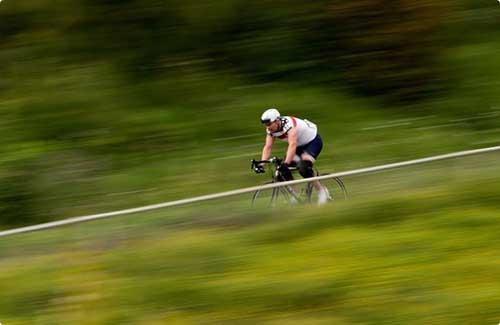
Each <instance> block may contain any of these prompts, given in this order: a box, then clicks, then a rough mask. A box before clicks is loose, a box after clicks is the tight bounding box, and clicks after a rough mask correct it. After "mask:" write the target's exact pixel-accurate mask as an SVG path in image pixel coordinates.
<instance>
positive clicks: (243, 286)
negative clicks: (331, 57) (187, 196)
mask: <svg viewBox="0 0 500 325" xmlns="http://www.w3.org/2000/svg"><path fill="white" fill-rule="evenodd" d="M457 175H460V177H457ZM496 175H498V155H496V154H492V155H485V156H482V157H481V158H479V157H469V158H463V159H460V160H453V161H446V162H439V163H433V164H429V165H422V166H418V167H411V168H408V169H405V170H394V171H390V172H384V173H377V174H373V175H370V176H368V177H366V178H361V177H352V178H349V179H347V180H346V182H347V183H348V185H349V186H350V189H352V198H351V200H349V201H345V202H336V204H330V205H327V206H324V207H314V206H313V207H310V208H308V209H306V208H300V209H297V208H288V207H281V208H280V209H275V210H257V211H255V210H252V209H249V208H248V205H247V203H248V197H247V196H244V197H241V198H239V199H238V198H235V199H234V200H230V201H225V202H224V204H222V202H221V201H217V202H216V201H214V202H206V203H202V204H198V205H194V206H187V207H182V208H175V209H168V210H164V211H156V212H151V213H147V214H139V215H133V216H124V217H119V218H115V219H109V220H102V221H97V222H94V223H87V224H80V225H74V226H72V227H65V228H60V229H54V230H50V231H45V232H38V233H31V234H24V235H20V236H16V237H10V238H9V237H7V238H3V239H1V240H0V249H1V252H2V259H1V261H0V270H1V272H0V283H1V284H2V290H1V291H0V315H1V316H0V317H1V318H2V319H1V321H2V322H3V323H5V324H22V323H35V324H68V323H75V324H80V323H83V324H115V323H125V324H234V323H236V322H238V323H243V324H256V323H259V324H261V323H262V324H353V323H368V324H388V323H395V324H402V323H404V324H412V323H415V324H421V323H432V324H452V323H466V324H487V323H494V322H498V306H499V304H500V298H499V297H500V285H499V283H500V281H499V280H500V272H499V270H500V267H499V266H500V265H499V264H500V263H499V261H498V258H497V255H498V254H497V253H498V250H499V249H500V242H499V241H498V239H497V237H498V236H497V234H498V232H499V231H500V227H499V224H500V223H499V222H498V221H499V217H500V210H499V208H498V204H497V196H498V193H499V192H500V187H499V185H498V184H499V182H498V180H499V178H498V177H497V176H496ZM397 180H399V181H397ZM367 187H368V188H369V190H367Z"/></svg>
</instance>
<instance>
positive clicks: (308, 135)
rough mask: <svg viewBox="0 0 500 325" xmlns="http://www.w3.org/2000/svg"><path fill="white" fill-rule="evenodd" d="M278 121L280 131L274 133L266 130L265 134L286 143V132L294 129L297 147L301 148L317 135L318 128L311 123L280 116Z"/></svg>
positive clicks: (292, 117)
mask: <svg viewBox="0 0 500 325" xmlns="http://www.w3.org/2000/svg"><path fill="white" fill-rule="evenodd" d="M279 119H280V120H281V129H280V130H278V131H276V132H270V131H269V129H268V130H267V134H269V135H270V136H272V137H274V138H279V139H281V140H283V141H286V142H288V131H289V130H290V129H291V128H293V127H294V128H296V130H297V146H303V145H306V144H308V143H309V142H311V141H312V140H314V138H315V137H316V135H317V134H318V127H317V126H316V124H314V123H312V122H311V121H308V120H302V119H300V118H297V117H294V116H281V117H279Z"/></svg>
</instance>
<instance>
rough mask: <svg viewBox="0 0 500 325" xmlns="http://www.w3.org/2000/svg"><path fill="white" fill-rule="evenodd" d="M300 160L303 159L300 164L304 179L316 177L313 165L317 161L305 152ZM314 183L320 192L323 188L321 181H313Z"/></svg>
mask: <svg viewBox="0 0 500 325" xmlns="http://www.w3.org/2000/svg"><path fill="white" fill-rule="evenodd" d="M300 158H301V161H300V163H299V172H300V175H301V176H302V177H304V178H311V177H314V169H313V165H314V162H315V161H316V159H315V158H314V157H313V156H312V155H310V154H309V153H307V152H303V153H302V155H301V156H300ZM312 183H313V185H314V188H315V189H316V190H317V191H320V190H321V189H322V188H323V187H322V186H321V183H320V182H319V181H313V182H312Z"/></svg>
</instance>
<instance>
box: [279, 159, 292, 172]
mask: <svg viewBox="0 0 500 325" xmlns="http://www.w3.org/2000/svg"><path fill="white" fill-rule="evenodd" d="M289 167H290V165H288V164H287V163H285V162H284V163H281V164H280V165H279V167H278V170H279V171H280V173H289V172H290V168H289Z"/></svg>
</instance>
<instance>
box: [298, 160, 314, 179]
mask: <svg viewBox="0 0 500 325" xmlns="http://www.w3.org/2000/svg"><path fill="white" fill-rule="evenodd" d="M299 173H300V175H301V176H302V177H304V178H310V177H313V176H314V170H313V163H312V161H309V160H301V161H300V163H299Z"/></svg>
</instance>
